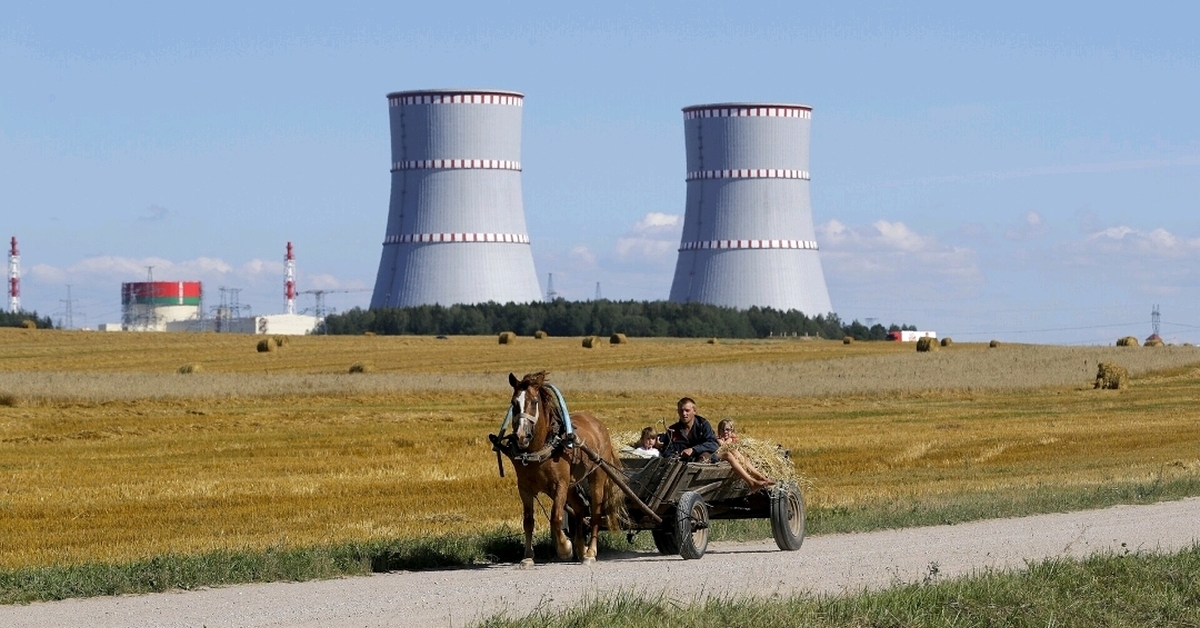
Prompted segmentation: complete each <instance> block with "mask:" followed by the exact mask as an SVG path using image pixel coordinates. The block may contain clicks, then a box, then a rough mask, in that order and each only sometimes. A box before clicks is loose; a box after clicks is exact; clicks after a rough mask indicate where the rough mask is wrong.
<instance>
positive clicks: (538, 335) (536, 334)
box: [533, 329, 550, 340]
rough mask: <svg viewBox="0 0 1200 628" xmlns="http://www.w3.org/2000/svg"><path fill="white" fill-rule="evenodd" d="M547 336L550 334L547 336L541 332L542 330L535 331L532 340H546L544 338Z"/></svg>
mask: <svg viewBox="0 0 1200 628" xmlns="http://www.w3.org/2000/svg"><path fill="white" fill-rule="evenodd" d="M549 335H550V334H547V333H546V332H544V331H542V330H540V329H539V330H537V331H535V332H533V339H534V340H541V339H543V338H546V337H547V336H549Z"/></svg>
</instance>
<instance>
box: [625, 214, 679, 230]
mask: <svg viewBox="0 0 1200 628" xmlns="http://www.w3.org/2000/svg"><path fill="white" fill-rule="evenodd" d="M681 229H683V216H679V215H677V214H664V213H662V212H649V213H647V214H646V215H645V216H644V217H643V218H642V219H641V220H639V221H638V222H637V224H635V225H633V231H634V232H635V233H647V232H664V231H665V232H668V233H674V232H677V231H679V230H681Z"/></svg>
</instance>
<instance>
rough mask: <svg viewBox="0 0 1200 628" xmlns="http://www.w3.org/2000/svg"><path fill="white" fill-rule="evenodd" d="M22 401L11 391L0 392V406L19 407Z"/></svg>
mask: <svg viewBox="0 0 1200 628" xmlns="http://www.w3.org/2000/svg"><path fill="white" fill-rule="evenodd" d="M23 403H24V401H23V400H22V399H21V398H20V397H18V396H16V395H14V394H12V393H0V406H3V407H6V408H19V407H21V405H22V404H23Z"/></svg>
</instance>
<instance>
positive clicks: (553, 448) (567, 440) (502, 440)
mask: <svg viewBox="0 0 1200 628" xmlns="http://www.w3.org/2000/svg"><path fill="white" fill-rule="evenodd" d="M545 386H547V387H548V388H549V389H550V390H551V391H552V392H553V393H554V396H555V398H556V399H557V400H558V407H559V409H560V410H561V415H562V429H561V430H555V429H554V428H555V427H557V426H551V430H552V432H551V436H550V438H549V439H547V441H546V444H545V446H543V447H542V448H541V449H539V450H537V451H525V450H524V449H523V448H522V447H521V446H520V445H519V444H518V443H517V433H516V430H515V429H514V431H513V433H512V434H508V435H507V436H506V435H505V434H504V431H505V430H506V429H507V428H508V426H509V425H510V424H511V423H512V422H513V419H514V414H515V413H514V412H513V410H514V408H515V407H516V404H509V406H508V412H507V413H505V415H504V421H502V422H501V423H500V434H499V435H497V434H489V435H488V439H489V440H491V441H492V450H493V451H495V452H496V463H497V464H498V465H499V467H500V477H504V465H503V464H501V463H500V454H502V453H503V454H504V455H506V456H508V457H509V458H510V459H511V460H512V461H513V464H516V463H518V462H520V463H521V464H522V465H530V464H537V463H540V462H543V461H545V460H546V459H548V458H550V457H551V456H553V455H554V454H555V452H557V451H559V450H560V449H570V448H573V447H574V446H575V428H574V427H573V426H572V425H571V414H570V413H569V412H568V411H567V400H566V399H565V398H564V397H563V395H562V392H560V391H559V390H558V387H557V386H555V385H554V384H545ZM527 391H528V389H526V392H527ZM535 398H536V399H537V402H538V403H541V397H540V396H535ZM521 406H522V407H521V410H520V413H517V414H515V418H516V420H517V424H518V425H520V424H521V423H522V422H524V421H529V422H531V423H536V422H537V420H538V417H537V416H536V415H532V414H529V413H527V412H525V407H524V403H522V404H521Z"/></svg>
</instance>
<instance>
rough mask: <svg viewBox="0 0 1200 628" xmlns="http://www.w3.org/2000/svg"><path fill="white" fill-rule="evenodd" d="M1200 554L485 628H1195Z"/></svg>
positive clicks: (624, 601)
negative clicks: (848, 593) (842, 593)
mask: <svg viewBox="0 0 1200 628" xmlns="http://www.w3.org/2000/svg"><path fill="white" fill-rule="evenodd" d="M1198 573H1200V545H1197V546H1193V547H1191V548H1190V549H1187V550H1184V551H1181V552H1178V553H1175V554H1153V553H1133V554H1123V555H1117V554H1105V555H1097V556H1093V557H1090V558H1087V559H1084V560H1069V559H1050V560H1046V561H1042V562H1038V563H1034V564H1031V565H1030V566H1029V567H1028V568H1027V569H1025V570H1023V571H1019V572H998V571H988V572H984V573H981V574H978V575H975V576H970V577H966V578H960V579H954V580H947V581H940V582H939V581H937V578H936V575H931V576H930V577H929V578H927V579H926V581H925V582H923V583H918V584H910V585H902V586H896V587H892V588H889V589H886V590H883V591H878V592H869V593H860V594H858V595H851V596H823V597H817V598H812V597H803V596H795V597H787V598H781V599H756V598H750V599H746V598H740V599H732V598H730V599H719V598H714V599H709V600H706V601H704V602H699V603H694V604H682V605H681V604H679V603H677V602H675V601H673V600H669V599H665V598H662V597H660V598H657V599H655V598H645V597H640V596H636V595H633V594H624V595H615V596H610V597H607V598H602V599H600V600H595V601H592V602H590V603H587V604H584V605H581V606H577V607H574V608H567V609H553V610H542V611H538V612H535V613H533V614H531V615H529V616H526V617H522V618H510V617H505V616H496V617H493V618H490V619H487V620H485V621H484V622H482V623H481V624H479V625H480V626H481V627H483V628H507V627H510V626H513V627H515V626H521V627H522V628H543V627H544V628H551V627H556V626H612V627H618V628H643V627H646V628H650V627H658V626H670V627H671V628H677V627H680V626H683V627H690V626H745V627H748V628H758V627H764V628H765V627H774V626H816V627H824V626H829V627H833V626H854V627H855V628H864V627H891V626H935V627H936V626H1005V627H1024V626H1030V627H1032V626H1196V625H1200V579H1197V577H1196V575H1197V574H1198Z"/></svg>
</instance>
